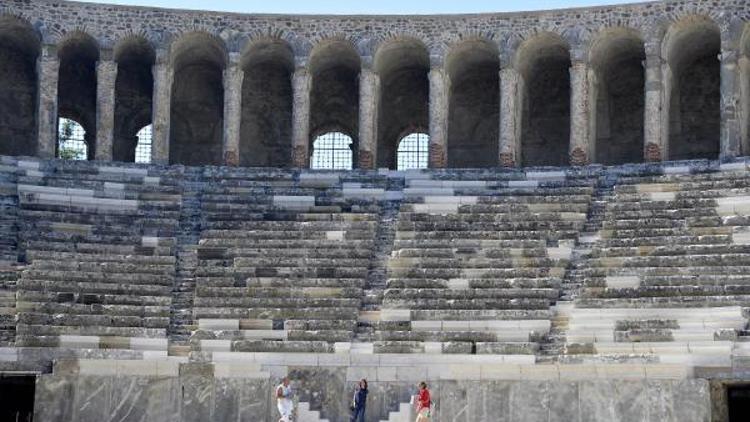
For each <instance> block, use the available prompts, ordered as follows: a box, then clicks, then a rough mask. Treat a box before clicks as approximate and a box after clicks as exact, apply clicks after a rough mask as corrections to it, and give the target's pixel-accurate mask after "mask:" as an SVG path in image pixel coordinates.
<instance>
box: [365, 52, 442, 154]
mask: <svg viewBox="0 0 750 422" xmlns="http://www.w3.org/2000/svg"><path fill="white" fill-rule="evenodd" d="M373 70H374V71H375V73H377V74H378V75H379V76H380V101H379V104H378V113H377V119H378V128H377V148H376V151H377V154H376V157H375V162H376V165H377V167H379V168H382V167H388V168H392V169H395V168H398V163H397V162H396V161H397V157H398V146H399V145H398V141H399V139H400V138H401V135H402V134H403V130H404V128H409V127H415V128H425V127H429V125H430V122H429V103H430V82H429V73H430V54H429V52H428V50H427V47H426V46H425V45H424V44H423V43H422V42H421V41H419V40H417V39H413V38H399V39H393V40H390V41H387V42H385V43H384V44H383V45H381V46H380V47H378V49H377V51H376V52H375V57H374V59H373Z"/></svg>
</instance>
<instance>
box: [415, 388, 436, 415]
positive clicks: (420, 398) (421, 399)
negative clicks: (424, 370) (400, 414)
mask: <svg viewBox="0 0 750 422" xmlns="http://www.w3.org/2000/svg"><path fill="white" fill-rule="evenodd" d="M415 398H416V402H417V403H416V406H417V420H416V422H430V417H431V416H432V414H431V410H430V409H431V407H432V398H431V397H430V390H428V389H427V383H426V382H424V381H422V382H420V383H419V393H417V396H416V397H415Z"/></svg>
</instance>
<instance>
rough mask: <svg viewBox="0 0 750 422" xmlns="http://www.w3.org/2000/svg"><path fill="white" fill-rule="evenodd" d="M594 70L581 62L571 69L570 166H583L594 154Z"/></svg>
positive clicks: (574, 64) (576, 62) (575, 63)
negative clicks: (592, 134)
mask: <svg viewBox="0 0 750 422" xmlns="http://www.w3.org/2000/svg"><path fill="white" fill-rule="evenodd" d="M592 73H593V72H592V70H591V69H590V68H589V66H588V64H587V63H586V62H584V61H581V60H576V61H573V63H572V65H571V67H570V165H572V166H583V165H586V164H589V163H590V162H591V155H592V152H593V148H592V142H591V129H592V124H591V120H592V115H593V113H592V109H593V107H592V104H591V93H592V82H593V79H592V77H593V75H592Z"/></svg>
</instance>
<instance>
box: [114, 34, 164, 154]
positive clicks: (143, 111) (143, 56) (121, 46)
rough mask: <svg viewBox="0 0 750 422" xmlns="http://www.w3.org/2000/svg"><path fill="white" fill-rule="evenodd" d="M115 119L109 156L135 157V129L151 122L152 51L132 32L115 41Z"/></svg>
mask: <svg viewBox="0 0 750 422" xmlns="http://www.w3.org/2000/svg"><path fill="white" fill-rule="evenodd" d="M114 59H115V62H117V80H116V81H115V123H114V139H113V145H112V159H113V160H115V161H127V162H132V161H135V149H136V147H137V145H138V132H139V131H140V130H141V129H142V128H143V127H144V126H147V125H149V124H150V123H151V117H152V102H153V88H154V77H153V73H152V67H153V65H154V62H155V61H156V52H155V50H154V48H153V46H152V45H151V43H150V42H149V41H148V40H147V39H146V38H144V37H142V36H138V35H132V36H129V37H127V38H124V39H122V40H121V41H120V42H118V43H117V44H116V45H115V48H114Z"/></svg>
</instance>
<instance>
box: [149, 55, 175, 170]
mask: <svg viewBox="0 0 750 422" xmlns="http://www.w3.org/2000/svg"><path fill="white" fill-rule="evenodd" d="M159 59H160V60H157V62H156V64H155V65H154V67H153V75H154V99H153V104H152V107H153V118H152V124H153V134H152V139H151V162H152V163H156V164H168V163H169V126H170V118H171V115H170V113H171V106H172V104H171V102H172V82H173V81H174V69H172V66H170V65H169V63H168V62H167V61H166V60H165V59H161V58H159Z"/></svg>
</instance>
